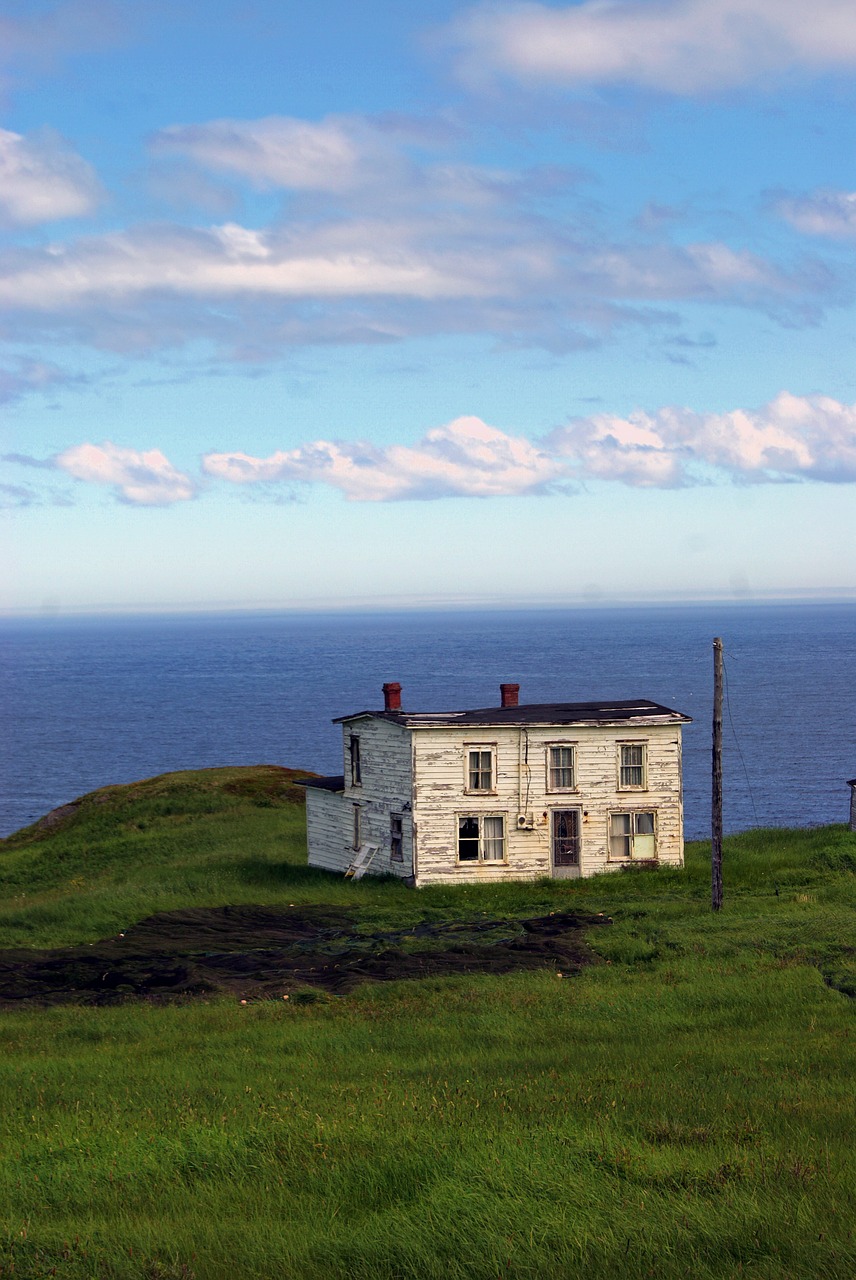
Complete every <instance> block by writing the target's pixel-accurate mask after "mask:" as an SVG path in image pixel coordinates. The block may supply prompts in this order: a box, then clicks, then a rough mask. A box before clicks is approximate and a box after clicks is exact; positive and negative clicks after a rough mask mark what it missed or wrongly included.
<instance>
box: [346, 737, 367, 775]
mask: <svg viewBox="0 0 856 1280" xmlns="http://www.w3.org/2000/svg"><path fill="white" fill-rule="evenodd" d="M348 754H349V756H350V760H351V786H352V787H359V786H360V785H361V783H362V781H363V771H362V765H361V764H360V740H359V738H358V737H357V736H356V734H354V733H352V734H351V736H350V739H349V740H348Z"/></svg>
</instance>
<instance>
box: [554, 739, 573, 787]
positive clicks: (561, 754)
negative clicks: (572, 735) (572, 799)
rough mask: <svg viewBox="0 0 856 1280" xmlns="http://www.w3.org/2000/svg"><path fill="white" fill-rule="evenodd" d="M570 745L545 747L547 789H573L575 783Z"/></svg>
mask: <svg viewBox="0 0 856 1280" xmlns="http://www.w3.org/2000/svg"><path fill="white" fill-rule="evenodd" d="M574 765H575V761H574V748H573V747H572V746H557V747H548V748H547V790H548V791H573V790H574V788H575V787H576V785H577V782H576V770H575V767H574Z"/></svg>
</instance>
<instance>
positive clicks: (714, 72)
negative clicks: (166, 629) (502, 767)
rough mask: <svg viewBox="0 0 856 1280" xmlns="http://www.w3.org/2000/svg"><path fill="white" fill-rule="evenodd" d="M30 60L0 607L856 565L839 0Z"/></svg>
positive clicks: (32, 40) (553, 9) (540, 587)
mask: <svg viewBox="0 0 856 1280" xmlns="http://www.w3.org/2000/svg"><path fill="white" fill-rule="evenodd" d="M0 51H2V52H0V103H2V111H3V114H2V119H0V336H2V345H3V350H2V352H0V413H2V420H3V438H2V445H0V449H2V457H3V474H2V479H0V503H2V507H3V510H2V521H3V539H4V544H5V546H6V548H7V554H5V555H4V557H3V568H2V578H0V590H2V599H0V607H2V609H4V610H6V611H11V612H17V611H25V612H26V611H35V612H38V611H41V610H49V611H52V612H53V611H57V610H59V611H76V610H100V609H107V610H109V609H146V610H151V609H161V608H163V609H198V608H219V607H223V608H253V607H264V608H270V607H316V606H323V607H327V606H349V605H360V606H364V605H371V604H383V605H390V604H393V605H394V604H432V603H442V604H448V603H450V602H452V603H454V602H469V603H478V602H484V603H486V604H493V603H501V604H512V603H534V602H547V603H549V602H555V603H562V602H574V601H603V602H611V601H619V600H626V599H630V600H640V601H645V600H672V599H679V600H680V599H699V598H714V599H715V598H725V599H729V598H738V599H755V598H760V599H763V598H767V597H770V596H774V597H782V596H785V597H790V596H794V597H797V598H802V597H805V596H808V597H812V596H822V597H823V596H839V597H849V598H852V597H854V596H856V555H854V550H856V514H854V512H855V511H856V507H855V506H854V482H856V367H854V334H855V333H856V328H854V303H856V274H854V264H853V248H854V244H856V169H855V168H854V159H856V157H854V137H853V119H854V105H855V104H856V74H854V73H856V10H854V9H853V5H852V2H851V0H816V3H815V4H814V5H811V6H806V5H805V4H804V3H803V0H608V2H607V0H582V3H577V4H571V5H560V4H552V5H546V4H522V5H521V4H506V3H494V4H489V5H468V4H466V3H460V4H459V3H452V2H451V0H443V2H440V0H415V2H413V3H410V4H408V5H402V4H400V3H398V2H397V0H396V3H392V0H382V2H381V0H349V2H348V3H344V2H342V3H340V2H339V0H319V2H318V3H316V4H315V5H312V6H309V5H305V4H297V3H290V2H283V0H278V2H277V3H272V2H267V0H262V2H258V3H242V4H236V3H231V2H229V0H216V2H215V3H206V4H204V5H203V4H201V3H191V2H190V0H184V2H182V0H175V2H173V3H170V4H169V5H166V4H163V3H160V2H158V3H154V2H151V3H150V2H149V0H136V2H135V3H122V2H121V0H88V2H87V0H65V2H63V0H61V2H60V3H55V2H49V0H44V2H43V3H36V2H35V0H27V2H26V3H19V4H15V3H2V2H0Z"/></svg>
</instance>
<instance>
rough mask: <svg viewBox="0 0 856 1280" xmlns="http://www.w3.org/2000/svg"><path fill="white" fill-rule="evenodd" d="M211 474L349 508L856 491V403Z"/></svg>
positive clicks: (632, 423)
mask: <svg viewBox="0 0 856 1280" xmlns="http://www.w3.org/2000/svg"><path fill="white" fill-rule="evenodd" d="M202 466H203V470H204V471H205V473H206V474H207V475H208V476H211V477H213V478H216V479H220V480H228V481H230V482H231V483H233V484H239V485H256V484H266V485H269V484H277V483H278V484H289V485H293V484H295V483H302V484H324V485H328V486H329V487H331V488H333V489H338V490H339V491H340V492H342V493H343V494H345V496H346V497H347V498H348V499H349V500H350V501H353V502H392V501H401V500H404V499H413V498H419V499H426V498H441V497H451V496H458V497H479V498H484V497H497V496H511V495H515V496H519V495H523V494H542V493H550V492H556V491H559V490H567V489H568V488H573V487H574V486H575V485H576V484H578V483H579V482H583V481H586V480H610V481H615V482H618V483H620V484H625V485H630V486H632V487H634V488H656V489H664V488H678V487H684V486H688V485H694V484H706V483H711V481H712V480H714V479H716V478H717V474H718V477H719V478H720V479H722V478H723V476H727V477H729V478H730V479H732V480H743V481H763V482H776V481H782V480H798V479H804V480H822V481H827V482H852V481H856V405H846V404H842V403H840V402H839V401H837V400H833V399H831V398H830V397H828V396H805V397H800V396H794V395H791V394H790V393H789V392H786V391H783V392H782V393H781V394H780V395H778V396H777V397H776V398H775V399H774V400H772V401H771V402H770V403H769V404H768V405H765V406H764V407H763V408H762V409H759V410H754V411H753V410H746V409H734V410H731V411H729V412H727V413H722V414H701V413H696V412H694V411H693V410H691V409H684V408H677V407H666V408H662V409H658V410H657V411H656V412H654V413H645V412H642V411H639V412H637V413H634V414H631V415H630V417H628V418H620V417H617V416H615V415H612V414H595V415H592V416H590V417H583V418H577V419H574V420H573V421H572V422H571V423H569V424H567V425H566V426H563V427H560V428H558V429H557V430H555V431H553V432H552V433H551V434H550V435H549V436H548V437H547V438H546V439H544V440H541V441H536V442H533V441H530V440H528V439H526V438H525V437H522V436H511V435H508V434H506V433H505V432H503V431H500V430H498V429H497V428H496V427H491V426H488V425H487V424H486V423H485V422H482V420H481V419H480V418H475V417H465V418H456V419H455V420H454V421H453V422H450V423H447V424H446V425H445V426H442V427H435V428H434V429H432V430H431V431H428V432H427V433H426V435H425V436H424V437H423V439H422V440H420V441H419V442H418V443H417V444H415V445H413V446H406V445H389V446H386V447H385V448H379V447H377V446H375V445H371V444H368V443H366V442H357V443H346V442H343V441H329V440H316V441H314V442H313V443H311V444H305V445H301V446H299V447H298V448H296V449H291V450H288V451H283V452H279V453H275V454H272V455H271V456H270V457H268V458H256V457H253V456H251V455H249V454H247V453H241V452H235V453H209V454H207V455H206V456H205V458H204V459H203V462H202Z"/></svg>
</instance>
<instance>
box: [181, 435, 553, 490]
mask: <svg viewBox="0 0 856 1280" xmlns="http://www.w3.org/2000/svg"><path fill="white" fill-rule="evenodd" d="M202 466H203V469H204V471H205V472H206V474H207V475H209V476H213V477H216V478H217V479H221V480H229V481H231V482H232V483H233V484H258V483H268V484H269V483H271V482H278V483H286V484H293V483H296V482H297V483H303V484H326V485H329V486H330V487H331V488H334V489H338V490H339V491H340V492H341V493H343V494H344V495H345V497H346V498H348V499H349V500H350V501H352V502H394V501H401V500H403V499H414V498H415V499H428V498H446V497H470V498H492V497H497V496H500V495H501V496H509V495H520V494H532V493H544V492H547V491H548V490H550V489H552V488H555V487H556V484H557V483H558V481H560V480H561V479H563V471H564V468H563V466H562V464H561V463H557V461H556V460H555V459H553V458H551V457H549V456H548V455H547V454H546V453H544V452H543V451H542V450H541V449H539V448H538V447H537V446H536V445H533V444H532V443H531V441H529V440H526V439H524V438H523V437H522V436H509V435H506V434H505V432H503V431H500V430H498V429H497V428H496V427H490V426H488V425H487V423H485V422H482V420H481V419H480V418H475V417H464V418H456V419H455V420H454V421H453V422H449V423H447V424H446V425H445V426H442V427H434V428H433V429H432V430H430V431H428V432H426V434H425V435H424V436H423V438H422V439H421V440H420V441H419V442H418V443H417V444H415V445H412V446H408V445H390V446H388V447H386V448H378V447H377V446H375V445H371V444H368V443H366V442H357V443H355V444H349V443H345V442H342V441H329V440H316V441H314V442H313V443H312V444H307V445H301V446H300V447H299V448H297V449H291V450H289V451H286V452H280V453H275V454H272V455H271V457H269V458H254V457H251V456H250V455H248V454H246V453H209V454H207V455H206V456H205V458H203V460H202Z"/></svg>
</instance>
